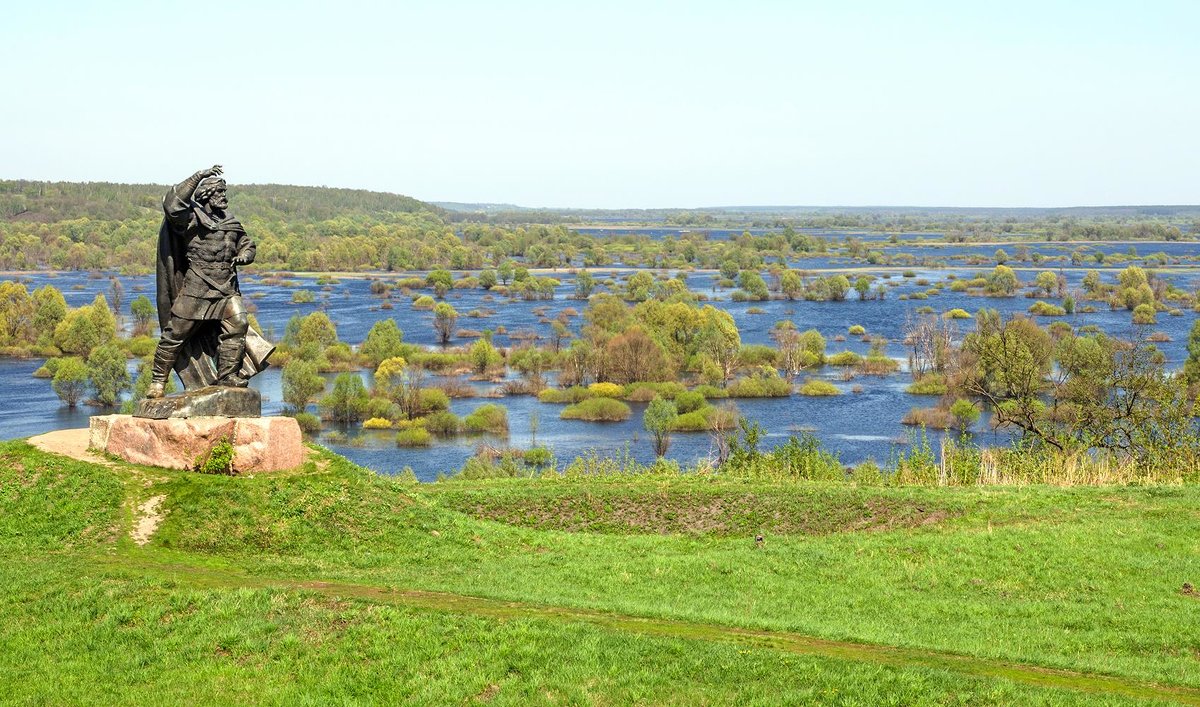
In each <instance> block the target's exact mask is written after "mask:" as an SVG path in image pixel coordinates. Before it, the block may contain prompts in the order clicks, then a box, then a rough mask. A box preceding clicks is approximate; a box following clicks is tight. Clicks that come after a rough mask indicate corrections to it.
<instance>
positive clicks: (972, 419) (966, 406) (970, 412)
mask: <svg viewBox="0 0 1200 707" xmlns="http://www.w3.org/2000/svg"><path fill="white" fill-rule="evenodd" d="M950 414H951V415H953V416H954V426H955V427H957V428H958V429H960V430H963V431H967V430H970V429H971V427H972V426H973V425H974V424H975V423H976V421H978V420H979V414H980V413H979V408H977V407H975V403H972V402H971V401H970V400H967V399H966V398H959V399H957V400H955V401H954V403H953V404H951V405H950Z"/></svg>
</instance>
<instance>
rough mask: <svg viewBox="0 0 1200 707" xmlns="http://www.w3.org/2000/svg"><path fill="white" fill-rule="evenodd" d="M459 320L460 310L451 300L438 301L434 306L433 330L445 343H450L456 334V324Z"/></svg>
mask: <svg viewBox="0 0 1200 707" xmlns="http://www.w3.org/2000/svg"><path fill="white" fill-rule="evenodd" d="M457 322H458V311H457V310H455V309H454V307H452V306H451V305H450V303H449V302H438V304H437V306H436V307H434V308H433V330H434V331H435V332H437V335H438V340H439V341H440V342H441V343H442V344H443V345H445V344H448V343H450V339H451V338H452V337H453V336H454V325H455V324H456V323H457Z"/></svg>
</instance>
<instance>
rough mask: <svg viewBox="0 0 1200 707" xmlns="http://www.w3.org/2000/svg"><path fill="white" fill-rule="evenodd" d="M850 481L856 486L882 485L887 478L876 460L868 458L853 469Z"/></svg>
mask: <svg viewBox="0 0 1200 707" xmlns="http://www.w3.org/2000/svg"><path fill="white" fill-rule="evenodd" d="M850 481H851V482H853V483H854V484H855V485H856V486H882V485H883V484H884V481H885V479H884V476H883V470H882V469H880V468H879V465H878V464H876V463H875V460H874V459H868V460H866V461H865V462H862V463H860V464H858V465H857V466H855V467H854V468H853V469H851V471H850Z"/></svg>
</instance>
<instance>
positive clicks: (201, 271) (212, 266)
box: [190, 263, 237, 296]
mask: <svg viewBox="0 0 1200 707" xmlns="http://www.w3.org/2000/svg"><path fill="white" fill-rule="evenodd" d="M190 270H191V271H192V272H194V273H196V277H198V278H200V279H201V280H203V281H205V282H206V283H208V286H209V287H211V288H213V289H214V290H216V291H217V292H220V293H222V294H224V295H226V296H232V295H234V294H237V288H233V291H232V292H230V291H229V289H230V286H231V285H232V284H233V283H232V282H226V283H225V284H224V285H221V284H218V283H217V282H216V281H215V280H213V279H212V277H210V276H209V274H208V273H206V272H205V270H213V271H217V272H219V273H221V274H225V273H232V272H234V269H233V266H232V265H230V264H228V263H203V264H200V263H196V264H193V265H192V266H191V268H190Z"/></svg>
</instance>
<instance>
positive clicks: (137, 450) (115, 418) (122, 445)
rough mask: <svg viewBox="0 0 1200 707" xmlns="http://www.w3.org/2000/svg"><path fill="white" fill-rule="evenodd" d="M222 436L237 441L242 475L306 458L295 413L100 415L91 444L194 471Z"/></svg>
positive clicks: (94, 420)
mask: <svg viewBox="0 0 1200 707" xmlns="http://www.w3.org/2000/svg"><path fill="white" fill-rule="evenodd" d="M221 439H228V440H229V441H230V442H231V443H232V444H233V468H234V470H235V471H237V472H239V473H245V472H257V471H279V470H282V469H292V468H294V467H297V466H299V465H300V463H301V462H303V461H304V444H303V441H302V437H301V435H300V425H299V424H297V423H296V420H295V419H293V418H291V417H188V418H170V419H166V420H152V419H149V418H145V417H133V416H132V415H96V416H94V417H92V418H91V430H90V438H89V444H88V447H89V448H91V449H94V450H96V451H100V452H107V453H109V454H113V455H115V456H117V457H120V458H121V459H124V460H125V461H128V462H133V463H134V464H146V465H149V466H161V467H166V468H168V469H191V468H192V467H193V466H194V465H195V463H196V459H197V457H199V456H200V455H202V454H204V453H205V452H207V451H208V450H210V449H212V448H213V446H214V445H215V444H216V443H217V442H219V441H220V440H221Z"/></svg>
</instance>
